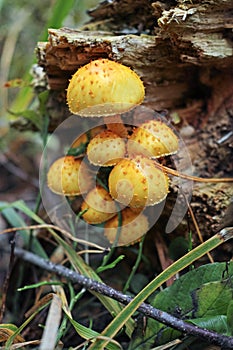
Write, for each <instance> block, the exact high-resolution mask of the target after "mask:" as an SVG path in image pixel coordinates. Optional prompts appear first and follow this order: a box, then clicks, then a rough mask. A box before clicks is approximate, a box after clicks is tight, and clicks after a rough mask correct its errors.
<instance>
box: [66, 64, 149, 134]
mask: <svg viewBox="0 0 233 350" xmlns="http://www.w3.org/2000/svg"><path fill="white" fill-rule="evenodd" d="M144 96H145V89H144V86H143V83H142V81H141V79H140V78H139V76H138V75H137V74H136V73H135V72H134V71H133V70H131V69H130V68H129V67H126V66H124V65H122V64H120V63H118V62H115V61H111V60H109V59H98V60H95V61H91V62H90V63H88V64H86V65H85V66H82V67H81V68H79V69H78V70H77V72H76V73H75V74H74V75H73V76H72V78H71V80H70V83H69V85H68V89H67V103H68V106H69V109H70V111H71V113H73V114H78V115H80V116H83V117H88V116H89V117H102V116H104V117H105V123H106V124H107V127H108V128H109V129H110V130H112V131H114V132H116V133H118V134H119V132H120V133H121V135H122V127H123V124H122V122H121V119H119V114H122V113H125V112H127V111H129V110H130V109H132V108H133V107H135V106H136V105H138V104H140V103H141V102H142V101H143V99H144ZM115 115H118V116H117V118H116V120H114V121H113V120H112V119H111V121H110V123H109V122H108V120H107V118H106V117H107V116H115ZM111 124H113V125H112V126H111ZM117 124H121V125H119V126H118V125H117ZM124 131H125V135H126V134H127V129H126V128H124ZM125 135H124V136H125Z"/></svg>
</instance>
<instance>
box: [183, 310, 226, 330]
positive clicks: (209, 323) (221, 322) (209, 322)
mask: <svg viewBox="0 0 233 350" xmlns="http://www.w3.org/2000/svg"><path fill="white" fill-rule="evenodd" d="M189 322H191V323H193V324H195V325H196V326H198V327H201V328H206V329H209V330H211V331H214V332H217V333H219V334H225V335H227V317H226V316H225V315H217V316H209V317H201V318H195V319H193V320H189Z"/></svg>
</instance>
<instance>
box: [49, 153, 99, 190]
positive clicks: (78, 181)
mask: <svg viewBox="0 0 233 350" xmlns="http://www.w3.org/2000/svg"><path fill="white" fill-rule="evenodd" d="M47 183H48V187H49V188H50V190H51V191H52V192H54V193H57V194H64V195H65V196H75V195H80V194H82V193H86V192H88V191H89V189H90V188H91V187H92V185H93V180H92V177H91V174H90V171H89V168H88V166H87V165H86V164H85V163H84V162H83V161H82V159H80V158H79V159H77V158H75V157H73V156H65V157H61V158H59V159H57V160H55V162H54V163H53V164H52V165H51V166H50V168H49V171H48V174H47Z"/></svg>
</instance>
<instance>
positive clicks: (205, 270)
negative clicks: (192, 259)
mask: <svg viewBox="0 0 233 350" xmlns="http://www.w3.org/2000/svg"><path fill="white" fill-rule="evenodd" d="M227 271H228V273H226V272H227ZM223 276H224V278H231V279H232V276H233V263H230V264H229V265H228V268H226V263H213V264H207V265H203V266H200V267H199V268H197V269H194V270H191V271H189V272H187V273H186V274H185V275H183V276H181V277H180V278H179V279H178V280H176V281H175V282H174V283H173V285H171V286H170V287H168V288H166V289H164V290H163V291H161V292H159V293H158V294H157V295H156V296H155V297H154V299H153V300H151V305H152V306H153V307H155V308H158V309H160V310H162V311H166V312H168V313H170V314H172V315H174V316H176V317H178V318H179V317H182V318H183V319H185V320H187V321H188V320H189V319H192V322H194V317H198V318H201V317H217V318H218V317H220V316H221V317H222V316H223V315H224V316H226V312H227V306H228V304H229V303H230V300H231V299H232V285H231V283H230V281H228V282H226V281H222V277H223ZM203 322H204V320H203ZM174 336H177V332H174V331H171V329H170V328H168V327H165V326H164V325H163V324H162V323H160V322H158V321H156V320H153V319H148V322H147V328H146V332H145V335H144V339H143V341H144V343H146V346H144V347H143V348H140V347H138V348H137V350H141V349H143V350H146V349H150V345H151V344H153V343H154V342H155V339H156V340H157V341H158V342H159V344H164V343H166V342H169V341H171V340H173V339H175V338H174Z"/></svg>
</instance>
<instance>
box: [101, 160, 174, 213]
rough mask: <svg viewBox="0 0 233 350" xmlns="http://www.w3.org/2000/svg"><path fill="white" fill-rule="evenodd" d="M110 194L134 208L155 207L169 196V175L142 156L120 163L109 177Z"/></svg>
mask: <svg viewBox="0 0 233 350" xmlns="http://www.w3.org/2000/svg"><path fill="white" fill-rule="evenodd" d="M108 181H109V192H110V195H111V196H112V198H113V199H115V200H117V201H118V202H120V203H122V204H124V205H125V206H129V207H134V208H143V207H145V206H151V205H155V204H157V203H160V202H161V201H162V200H164V199H165V198H166V196H167V194H168V187H169V181H168V177H167V175H166V174H165V173H164V172H163V171H162V170H161V169H158V168H157V167H156V166H155V163H154V161H153V160H151V159H148V158H146V157H142V156H136V157H134V158H131V159H129V158H127V159H123V160H121V161H119V162H118V163H117V164H116V165H115V166H114V168H113V169H112V171H111V172H110V175H109V179H108Z"/></svg>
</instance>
